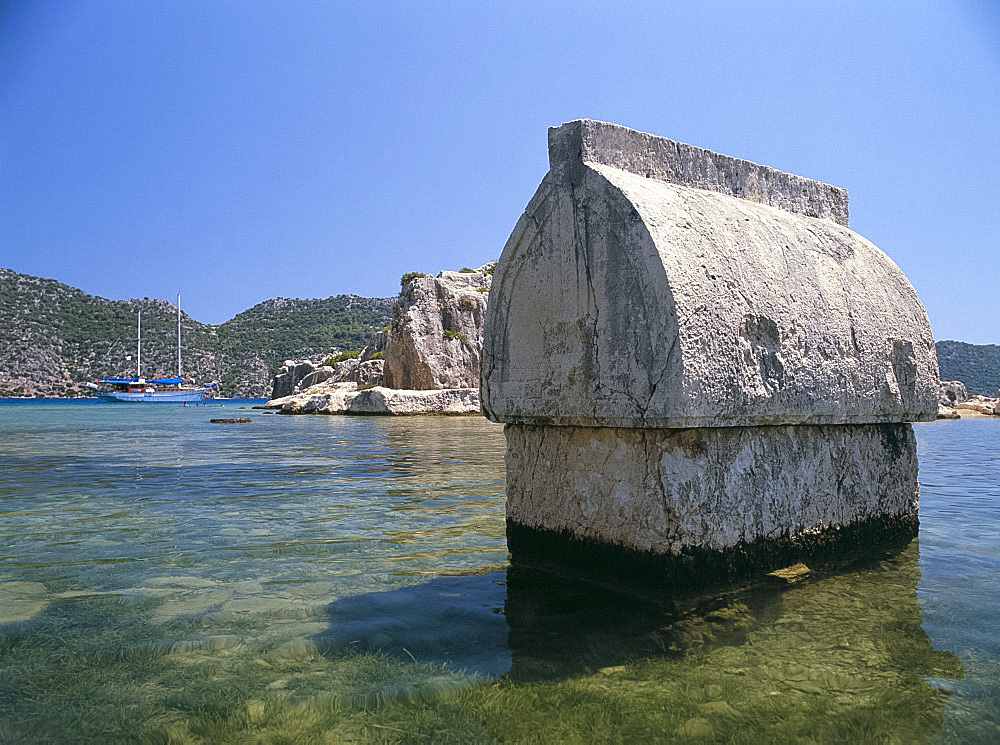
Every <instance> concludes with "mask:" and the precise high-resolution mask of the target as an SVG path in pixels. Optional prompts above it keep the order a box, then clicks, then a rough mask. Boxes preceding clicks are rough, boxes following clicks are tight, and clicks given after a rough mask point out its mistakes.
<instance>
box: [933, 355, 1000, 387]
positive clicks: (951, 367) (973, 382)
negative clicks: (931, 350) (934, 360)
mask: <svg viewBox="0 0 1000 745" xmlns="http://www.w3.org/2000/svg"><path fill="white" fill-rule="evenodd" d="M937 355H938V365H939V366H940V368H941V380H961V381H962V382H963V383H965V387H966V389H967V390H968V391H969V393H978V394H980V395H983V396H995V395H997V389H998V388H1000V346H997V345H996V344H966V343H965V342H964V341H939V342H938V343H937Z"/></svg>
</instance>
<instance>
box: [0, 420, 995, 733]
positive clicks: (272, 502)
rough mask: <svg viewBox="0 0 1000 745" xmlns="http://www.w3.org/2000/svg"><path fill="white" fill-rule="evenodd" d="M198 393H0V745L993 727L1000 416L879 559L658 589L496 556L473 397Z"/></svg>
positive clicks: (499, 488)
mask: <svg viewBox="0 0 1000 745" xmlns="http://www.w3.org/2000/svg"><path fill="white" fill-rule="evenodd" d="M243 405H245V406H247V405H249V404H248V403H244V404H243ZM238 406H239V404H238V403H237V404H234V403H230V404H228V405H227V408H226V409H225V410H224V413H223V415H224V416H232V415H235V412H234V413H233V414H230V411H231V410H232V409H238ZM219 415H220V409H219V408H218V407H217V406H212V407H187V408H185V407H179V406H141V407H136V408H133V407H130V406H115V405H109V404H94V403H85V402H74V403H46V402H23V403H22V402H16V403H15V402H2V403H0V742H19V743H20V742H232V743H242V742H351V741H353V742H456V743H469V742H539V743H542V742H544V743H551V742H563V741H565V742H597V741H608V742H664V741H671V742H699V743H704V742H733V743H735V742H740V743H743V742H761V743H764V742H776V741H787V742H810V743H812V742H846V741H850V742H879V743H881V742H899V743H910V742H984V743H986V742H1000V714H998V711H1000V704H998V701H1000V642H998V634H997V632H996V619H997V618H998V617H1000V601H998V595H997V593H996V592H995V584H996V578H997V577H998V576H1000V571H998V570H1000V541H998V534H1000V530H998V525H1000V521H998V519H997V508H998V506H1000V459H998V456H997V452H998V445H1000V422H995V421H991V420H963V421H957V422H937V423H931V424H927V425H917V427H916V430H917V439H918V444H919V447H920V464H921V484H922V497H921V529H920V536H919V538H918V539H917V540H915V541H914V542H913V543H911V544H910V545H909V546H908V547H907V548H906V549H905V550H903V551H902V552H897V553H892V554H884V555H878V556H875V557H874V558H870V559H867V560H865V561H859V562H855V563H853V564H851V565H849V566H840V567H833V566H825V567H820V566H817V567H811V569H812V571H811V573H810V574H809V575H808V577H807V578H806V579H805V580H803V581H801V582H798V583H796V584H792V585H779V584H771V583H768V582H756V583H746V584H743V585H737V586H731V587H726V588H722V589H719V590H715V591H712V592H705V593H700V594H691V593H687V594H685V593H677V594H676V595H673V596H664V594H663V593H647V592H643V591H642V590H637V589H635V588H632V589H626V588H622V587H614V586H598V585H594V584H588V583H583V582H580V581H570V580H568V579H566V578H562V577H553V576H545V575H541V574H538V573H537V572H534V571H532V570H530V569H528V568H524V567H520V566H516V567H509V566H508V564H507V552H506V546H505V541H504V518H503V511H504V464H503V452H504V442H503V433H502V429H501V428H500V427H498V426H496V425H493V424H490V423H488V422H486V421H484V420H482V419H479V418H414V419H392V418H369V417H282V416H277V415H274V414H270V413H265V412H260V411H250V410H248V411H246V412H241V415H249V416H250V417H251V418H252V419H253V422H252V423H250V424H245V425H232V426H220V425H213V424H211V423H209V419H210V418H211V417H213V416H215V417H218V416H219Z"/></svg>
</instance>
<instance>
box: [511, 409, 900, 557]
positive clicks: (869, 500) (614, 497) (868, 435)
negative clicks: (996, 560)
mask: <svg viewBox="0 0 1000 745" xmlns="http://www.w3.org/2000/svg"><path fill="white" fill-rule="evenodd" d="M505 432H506V435H507V519H508V521H509V522H512V523H515V524H518V525H522V526H525V527H528V528H534V529H541V530H548V531H553V532H560V533H566V534H569V535H570V536H572V537H574V538H577V539H580V540H588V541H594V542H598V543H605V544H613V545H616V546H620V547H623V548H627V549H632V550H635V551H640V552H646V553H649V554H656V555H667V554H669V555H674V556H677V555H680V554H681V553H682V552H683V551H685V550H686V549H688V548H690V547H692V546H696V547H698V548H700V549H707V550H710V551H716V552H722V551H725V550H729V549H733V548H735V547H738V546H740V545H742V544H750V543H753V542H755V541H758V540H760V539H765V540H770V541H782V540H788V539H794V538H795V537H797V536H803V535H810V534H816V533H820V532H824V531H836V530H838V529H840V528H843V527H845V526H849V525H851V524H854V523H859V522H864V521H866V520H870V519H873V518H884V517H891V518H897V519H899V520H901V521H903V522H906V521H909V520H912V521H913V522H914V524H915V521H916V516H917V506H918V493H919V492H918V484H917V459H916V441H915V438H914V436H913V429H912V427H911V425H909V424H878V425H844V426H777V427H717V428H698V429H687V430H671V429H648V428H647V429H633V428H610V427H547V426H531V425H517V424H514V425H507V427H506V430H505Z"/></svg>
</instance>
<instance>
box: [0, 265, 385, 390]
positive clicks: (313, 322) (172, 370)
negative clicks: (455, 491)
mask: <svg viewBox="0 0 1000 745" xmlns="http://www.w3.org/2000/svg"><path fill="white" fill-rule="evenodd" d="M394 302H395V298H362V297H357V296H355V295H338V296H336V297H330V298H326V299H324V300H289V299H285V298H278V299H276V300H268V301H266V302H263V303H260V304H259V305H255V306H254V307H253V308H250V309H249V310H246V311H244V312H242V313H240V314H239V315H238V316H236V317H235V318H233V319H232V320H230V321H226V323H223V324H222V325H220V326H208V325H205V324H202V323H198V322H197V321H195V320H193V319H192V318H190V317H188V316H187V315H186V314H182V316H181V319H182V330H183V344H184V350H183V351H184V354H183V365H184V373H185V374H190V375H191V376H192V378H194V379H195V380H197V381H198V382H208V381H212V380H218V381H220V383H221V386H220V388H221V391H222V393H223V395H228V396H234V395H239V396H264V397H266V396H267V395H269V393H270V390H271V378H272V376H273V375H274V373H275V372H276V371H277V369H278V368H279V367H280V366H281V363H282V361H284V360H285V359H289V358H304V357H318V356H322V355H327V354H330V353H331V352H334V351H340V350H343V349H358V348H360V347H362V346H364V345H365V344H366V343H367V342H368V339H369V337H370V336H371V334H372V333H373V332H375V331H377V330H378V329H380V328H382V327H384V326H386V325H388V323H389V320H390V316H391V312H392V304H393V303H394ZM140 309H141V310H142V362H143V374H145V375H146V376H147V377H162V376H168V375H174V374H176V371H177V309H176V307H175V306H174V305H173V304H171V303H168V302H165V301H163V300H150V299H149V298H143V299H142V300H106V299H104V298H101V297H95V296H93V295H88V294H87V293H85V292H83V291H81V290H78V289H76V288H74V287H69V286H68V285H64V284H62V283H60V282H56V281H55V280H51V279H41V278H39V277H32V276H30V275H27V274H18V273H16V272H13V271H11V270H9V269H0V396H21V395H27V396H32V395H45V396H73V395H78V394H79V392H80V390H81V389H80V385H79V384H80V383H83V382H85V381H88V380H95V379H97V378H102V377H107V376H110V375H134V374H135V363H136V360H135V334H136V315H137V311H138V310H140ZM129 357H131V359H129Z"/></svg>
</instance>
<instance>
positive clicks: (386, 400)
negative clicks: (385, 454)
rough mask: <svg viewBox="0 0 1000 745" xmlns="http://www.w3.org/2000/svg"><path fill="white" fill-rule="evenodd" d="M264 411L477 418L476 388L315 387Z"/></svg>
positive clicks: (275, 400)
mask: <svg viewBox="0 0 1000 745" xmlns="http://www.w3.org/2000/svg"><path fill="white" fill-rule="evenodd" d="M267 408H269V409H280V410H281V413H282V414H362V415H391V416H414V415H426V414H443V415H470V414H471V415H478V414H479V413H480V412H479V389H478V388H449V389H445V390H422V391H417V390H395V389H392V388H383V387H381V386H376V387H373V388H359V387H358V386H357V384H355V383H333V384H329V385H323V386H315V387H313V388H311V389H310V390H309V391H307V392H305V393H302V394H298V395H294V396H289V397H286V398H279V399H274V400H272V401H268V403H267Z"/></svg>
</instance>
